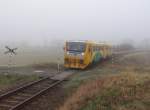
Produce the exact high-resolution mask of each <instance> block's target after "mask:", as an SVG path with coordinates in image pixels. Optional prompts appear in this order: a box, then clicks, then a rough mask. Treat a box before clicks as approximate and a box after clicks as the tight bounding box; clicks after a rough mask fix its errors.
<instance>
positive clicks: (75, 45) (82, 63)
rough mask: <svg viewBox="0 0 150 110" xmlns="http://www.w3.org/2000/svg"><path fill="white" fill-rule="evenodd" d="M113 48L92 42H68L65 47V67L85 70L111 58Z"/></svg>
mask: <svg viewBox="0 0 150 110" xmlns="http://www.w3.org/2000/svg"><path fill="white" fill-rule="evenodd" d="M111 54H112V52H111V46H110V45H108V44H106V43H95V42H92V41H66V43H65V46H64V66H65V67H66V68H76V69H85V68H86V67H88V66H89V65H91V64H93V63H97V62H99V61H101V60H103V59H106V58H109V57H110V56H111Z"/></svg>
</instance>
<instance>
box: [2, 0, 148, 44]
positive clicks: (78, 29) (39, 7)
mask: <svg viewBox="0 0 150 110" xmlns="http://www.w3.org/2000/svg"><path fill="white" fill-rule="evenodd" d="M143 38H150V0H0V42H10V41H13V42H14V41H19V42H22V41H26V42H30V43H34V44H38V43H43V42H45V41H47V40H49V41H51V40H53V39H58V40H59V39H60V40H61V39H75V40H77V39H82V40H101V41H110V42H118V41H120V40H122V39H139V40H140V39H143Z"/></svg>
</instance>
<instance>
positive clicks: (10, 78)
mask: <svg viewBox="0 0 150 110" xmlns="http://www.w3.org/2000/svg"><path fill="white" fill-rule="evenodd" d="M38 79H39V77H38V76H37V75H19V74H8V75H5V74H0V87H1V88H2V87H7V86H10V85H14V84H17V83H20V82H26V81H33V80H38Z"/></svg>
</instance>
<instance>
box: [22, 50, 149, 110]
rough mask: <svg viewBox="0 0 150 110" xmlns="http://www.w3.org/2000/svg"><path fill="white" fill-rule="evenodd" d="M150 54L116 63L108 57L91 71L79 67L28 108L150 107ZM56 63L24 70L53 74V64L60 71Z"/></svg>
mask: <svg viewBox="0 0 150 110" xmlns="http://www.w3.org/2000/svg"><path fill="white" fill-rule="evenodd" d="M149 55H150V53H148V52H144V53H143V52H142V53H134V54H127V55H124V56H119V57H115V58H113V59H114V60H113V63H112V60H108V61H104V62H101V63H99V64H97V65H95V66H93V67H91V68H89V69H87V70H83V71H81V70H77V71H75V72H74V75H73V76H72V77H71V78H69V80H68V81H66V82H64V83H63V84H61V85H59V86H58V87H57V88H56V89H55V90H54V91H49V92H48V93H47V94H45V95H43V96H41V97H39V98H38V99H37V101H36V102H32V103H30V104H29V105H28V106H26V107H25V108H24V110H42V109H43V110H49V109H51V110H56V109H59V110H110V109H111V107H112V109H115V110H117V109H118V110H127V109H131V108H132V109H134V110H142V109H143V110H146V109H147V108H149V102H150V97H149V96H150V94H149V93H150V92H149V89H150V88H149V85H150V79H149V75H150V74H149V73H150V59H149ZM54 65H55V66H54V67H53V66H52V65H51V66H52V67H51V66H50V65H48V64H44V65H43V64H42V65H36V66H33V67H32V68H30V69H26V67H25V68H24V69H23V68H22V70H23V71H24V73H26V71H27V70H30V73H33V74H34V75H35V74H39V73H38V72H39V70H40V71H41V70H42V71H47V73H49V72H51V71H50V68H49V67H51V68H52V70H54V71H53V72H56V71H57V66H56V64H54ZM54 68H55V69H54ZM20 70H21V69H20ZM22 70H21V71H22ZM35 70H38V71H36V72H37V73H35ZM40 75H41V74H40ZM128 86H129V87H128ZM135 87H136V88H137V89H135ZM122 90H125V91H122ZM99 91H100V92H99ZM135 93H136V94H135ZM131 94H132V97H131V96H130V95H131ZM136 96H139V97H136ZM96 97H97V98H96ZM139 98H140V100H139ZM108 99H109V100H108ZM101 100H103V101H101ZM107 100H108V101H107ZM114 100H117V102H120V103H121V104H120V103H117V102H115V101H114ZM120 100H121V101H120ZM113 101H114V102H113ZM112 102H113V103H112ZM124 104H125V105H124ZM70 105H72V106H70ZM107 105H111V106H107ZM116 105H117V106H116ZM99 106H100V107H101V108H100V109H99V108H98V107H99ZM70 107H72V108H70ZM75 107H77V108H75ZM135 108H137V109H135Z"/></svg>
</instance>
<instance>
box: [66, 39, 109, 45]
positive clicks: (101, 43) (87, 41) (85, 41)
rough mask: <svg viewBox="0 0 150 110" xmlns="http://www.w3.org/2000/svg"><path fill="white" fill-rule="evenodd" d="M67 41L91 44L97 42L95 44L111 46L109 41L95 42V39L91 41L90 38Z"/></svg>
mask: <svg viewBox="0 0 150 110" xmlns="http://www.w3.org/2000/svg"><path fill="white" fill-rule="evenodd" d="M66 42H81V43H91V44H95V45H107V46H111V45H110V44H109V43H106V42H94V41H90V40H68V41H66Z"/></svg>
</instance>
